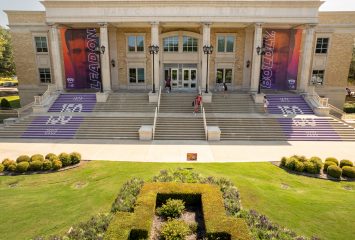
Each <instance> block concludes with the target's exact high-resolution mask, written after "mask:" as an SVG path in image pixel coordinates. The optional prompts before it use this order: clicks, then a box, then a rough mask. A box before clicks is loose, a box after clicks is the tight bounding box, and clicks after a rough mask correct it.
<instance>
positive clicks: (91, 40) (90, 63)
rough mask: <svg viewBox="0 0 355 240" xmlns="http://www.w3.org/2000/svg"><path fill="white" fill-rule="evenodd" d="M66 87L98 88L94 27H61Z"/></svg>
mask: <svg viewBox="0 0 355 240" xmlns="http://www.w3.org/2000/svg"><path fill="white" fill-rule="evenodd" d="M61 40H62V50H63V57H64V68H65V80H66V88H67V89H88V88H89V89H100V88H101V71H100V56H99V54H98V53H97V48H98V46H99V38H98V35H97V31H96V29H61Z"/></svg>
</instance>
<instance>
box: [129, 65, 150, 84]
mask: <svg viewBox="0 0 355 240" xmlns="http://www.w3.org/2000/svg"><path fill="white" fill-rule="evenodd" d="M133 69H134V70H135V82H131V70H133ZM139 70H143V77H144V79H143V81H140V80H139ZM127 75H128V84H129V85H144V84H146V80H147V79H146V70H145V67H142V66H136V67H133V66H128V71H127Z"/></svg>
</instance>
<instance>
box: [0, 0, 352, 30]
mask: <svg viewBox="0 0 355 240" xmlns="http://www.w3.org/2000/svg"><path fill="white" fill-rule="evenodd" d="M3 10H37V11H38V10H44V7H43V6H42V4H41V3H40V2H39V0H0V25H1V26H6V25H7V24H8V21H7V16H6V14H5V13H4V12H3ZM320 11H355V0H325V3H324V4H323V5H322V6H321V8H320Z"/></svg>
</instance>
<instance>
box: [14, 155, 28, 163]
mask: <svg viewBox="0 0 355 240" xmlns="http://www.w3.org/2000/svg"><path fill="white" fill-rule="evenodd" d="M30 161H31V158H30V157H29V156H27V155H21V156H19V157H18V158H17V159H16V162H17V163H20V162H30Z"/></svg>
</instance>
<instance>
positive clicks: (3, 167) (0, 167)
mask: <svg viewBox="0 0 355 240" xmlns="http://www.w3.org/2000/svg"><path fill="white" fill-rule="evenodd" d="M4 169H5V166H4V165H3V164H2V163H0V172H3V171H4Z"/></svg>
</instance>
